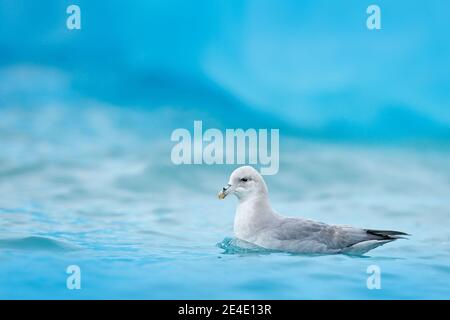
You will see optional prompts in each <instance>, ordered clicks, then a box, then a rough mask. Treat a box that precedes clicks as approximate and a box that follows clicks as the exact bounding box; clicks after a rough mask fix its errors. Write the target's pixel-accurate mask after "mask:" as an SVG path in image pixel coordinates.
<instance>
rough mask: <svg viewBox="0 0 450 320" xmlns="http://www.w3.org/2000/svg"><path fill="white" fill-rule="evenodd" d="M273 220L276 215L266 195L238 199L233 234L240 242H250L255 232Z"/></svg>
mask: <svg viewBox="0 0 450 320" xmlns="http://www.w3.org/2000/svg"><path fill="white" fill-rule="evenodd" d="M275 218H276V214H275V213H274V211H273V210H272V207H271V205H270V202H269V197H268V196H267V195H264V194H260V195H257V196H256V195H255V196H252V197H248V198H245V199H240V200H239V204H238V206H237V208H236V215H235V217H234V234H235V236H236V237H238V238H240V239H242V240H246V241H249V242H252V241H253V240H254V239H253V237H254V236H255V235H256V234H257V232H258V231H259V230H261V229H263V228H265V227H267V226H268V225H270V224H271V223H272V222H273V219H275Z"/></svg>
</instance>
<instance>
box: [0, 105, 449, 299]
mask: <svg viewBox="0 0 450 320" xmlns="http://www.w3.org/2000/svg"><path fill="white" fill-rule="evenodd" d="M1 112H2V117H1V119H0V137H1V138H2V142H3V143H2V148H1V150H0V194H1V197H0V275H1V276H0V298H7V299H16V298H26V299H31V298H33V299H34V298H43V299H49V298H57V299H59V298H69V299H72V298H73V299H78V298H125V299H131V298H133V299H134V298H135V299H163V298H172V299H173V298H176V299H182V298H183V299H184V298H186V299H187V298H192V299H200V298H212V299H219V298H249V299H252V298H264V299H272V298H273V299H316V298H318V299H321V298H331V299H346V298H355V299H365V298H368V299H393V298H396V299H397V298H398V299H418V298H437V299H444V298H445V299H448V298H450V233H449V226H450V197H449V196H448V195H449V194H450V149H449V148H448V146H446V145H442V144H440V145H426V146H417V145H416V146H411V145H396V146H389V145H384V146H380V145H370V144H365V145H356V144H343V143H333V142H320V141H317V140H311V141H308V140H302V139H300V138H296V137H292V136H285V135H283V132H281V155H280V159H281V164H280V171H279V174H278V175H275V176H270V177H267V178H266V181H267V184H268V186H269V190H270V194H271V199H272V202H273V206H274V207H275V208H276V209H277V210H278V211H279V212H280V213H283V214H286V215H291V216H303V217H307V218H312V219H317V220H321V221H324V222H328V223H339V224H351V225H355V226H361V227H367V228H380V229H396V230H401V231H405V232H408V233H410V234H411V235H412V236H411V237H410V239H409V240H399V241H396V242H394V243H390V244H387V245H385V246H383V247H380V248H377V249H375V250H373V251H371V252H369V253H368V254H367V255H366V256H363V257H350V256H345V255H329V256H326V255H324V256H314V255H312V256H309V255H292V254H287V253H273V252H265V251H255V250H248V249H244V250H241V249H239V248H236V247H235V246H234V244H233V243H234V240H233V239H232V235H233V234H232V223H233V216H234V208H235V205H236V200H235V199H233V198H227V199H226V200H225V201H219V200H218V199H217V198H216V194H217V191H218V190H219V189H220V188H221V187H222V186H223V184H224V183H226V182H227V180H228V175H229V173H230V172H231V171H232V170H233V169H234V166H206V165H205V166H175V165H173V164H172V163H171V162H170V148H171V146H172V143H171V142H170V139H169V137H170V135H169V133H170V131H171V130H172V129H173V128H171V126H167V125H165V126H164V125H163V124H164V123H165V124H167V122H166V121H169V120H173V119H172V117H174V115H171V114H168V113H167V112H165V111H164V109H162V110H159V111H155V110H153V111H146V110H139V109H136V110H123V109H120V108H115V107H112V106H102V105H96V106H95V107H92V105H91V106H90V107H79V108H74V107H67V106H61V105H58V106H53V105H51V104H49V105H48V106H46V107H42V108H39V109H33V108H20V107H10V108H4V109H2V111H1ZM143 123H145V124H147V125H143ZM158 125H159V126H161V128H162V129H161V130H160V131H159V134H153V133H152V132H154V128H155V127H157V126H158ZM130 128H132V129H130ZM164 128H166V129H164ZM69 265H78V266H79V267H80V268H81V290H69V289H67V287H66V279H67V277H68V274H66V268H67V267H68V266H69ZM370 265H377V266H379V267H380V269H381V289H380V290H369V289H368V288H367V286H366V280H367V278H368V276H369V274H367V272H366V270H367V268H368V266H370Z"/></svg>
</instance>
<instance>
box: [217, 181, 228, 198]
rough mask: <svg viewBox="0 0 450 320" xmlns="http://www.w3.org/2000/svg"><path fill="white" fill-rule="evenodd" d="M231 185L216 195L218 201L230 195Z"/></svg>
mask: <svg viewBox="0 0 450 320" xmlns="http://www.w3.org/2000/svg"><path fill="white" fill-rule="evenodd" d="M230 188H231V184H227V185H226V186H225V187H223V188H222V190H221V191H220V192H219V194H218V195H217V196H218V197H219V199H220V200H222V199H225V197H226V196H227V195H228V194H229V193H230V191H231V190H230Z"/></svg>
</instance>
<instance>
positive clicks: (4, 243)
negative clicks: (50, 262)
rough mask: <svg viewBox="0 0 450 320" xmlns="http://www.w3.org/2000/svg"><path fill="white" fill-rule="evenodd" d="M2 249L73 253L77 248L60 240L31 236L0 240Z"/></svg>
mask: <svg viewBox="0 0 450 320" xmlns="http://www.w3.org/2000/svg"><path fill="white" fill-rule="evenodd" d="M0 248H2V249H12V250H40V251H71V250H75V247H74V246H72V245H69V244H67V243H64V242H62V241H60V240H56V239H52V238H48V237H42V236H29V237H23V238H7V239H0Z"/></svg>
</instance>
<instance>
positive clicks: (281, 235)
mask: <svg viewBox="0 0 450 320" xmlns="http://www.w3.org/2000/svg"><path fill="white" fill-rule="evenodd" d="M229 194H234V195H235V196H236V197H237V198H238V200H239V203H238V206H237V209H236V215H235V219H234V234H235V236H236V237H237V238H238V239H240V240H244V241H246V242H250V243H252V244H255V245H257V246H260V247H262V248H265V249H269V250H276V251H285V252H292V253H318V254H333V253H346V254H356V255H361V254H364V253H366V252H367V251H369V250H372V249H374V248H376V247H379V246H381V245H383V244H386V243H388V242H391V241H394V240H397V239H401V238H403V237H402V236H406V235H408V234H407V233H404V232H400V231H391V230H373V229H360V228H354V227H351V226H340V225H328V224H325V223H322V222H317V221H313V220H308V219H303V218H294V217H292V218H291V217H284V216H281V215H279V214H278V213H277V212H275V211H274V210H273V209H272V206H271V205H270V202H269V192H268V189H267V186H266V183H265V182H264V179H263V177H262V176H261V175H260V174H259V172H258V171H256V170H255V169H254V168H253V167H251V166H243V167H240V168H237V169H236V170H234V171H233V173H232V174H231V176H230V179H229V182H228V184H227V185H226V186H225V187H223V188H222V190H221V191H220V192H219V195H218V196H219V199H224V198H225V197H226V196H227V195H229Z"/></svg>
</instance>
